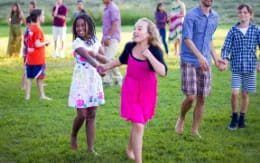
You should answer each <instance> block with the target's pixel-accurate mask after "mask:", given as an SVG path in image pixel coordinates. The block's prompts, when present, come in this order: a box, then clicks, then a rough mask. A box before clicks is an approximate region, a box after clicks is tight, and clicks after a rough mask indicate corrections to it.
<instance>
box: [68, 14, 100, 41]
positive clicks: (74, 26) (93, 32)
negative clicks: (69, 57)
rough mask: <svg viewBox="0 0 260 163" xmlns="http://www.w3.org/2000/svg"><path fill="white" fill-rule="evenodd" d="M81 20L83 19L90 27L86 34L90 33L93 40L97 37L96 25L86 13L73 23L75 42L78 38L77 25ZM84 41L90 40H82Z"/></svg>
mask: <svg viewBox="0 0 260 163" xmlns="http://www.w3.org/2000/svg"><path fill="white" fill-rule="evenodd" d="M79 19H83V20H84V22H85V25H87V26H88V31H86V33H88V36H90V38H91V39H92V38H94V37H95V35H96V29H95V23H94V21H93V20H92V18H91V17H90V16H88V15H87V14H85V13H82V14H79V15H78V16H77V17H76V18H75V20H74V21H73V26H72V34H73V40H75V39H76V38H77V37H78V35H77V32H76V23H77V21H78V20H79ZM82 39H84V40H87V39H89V38H82Z"/></svg>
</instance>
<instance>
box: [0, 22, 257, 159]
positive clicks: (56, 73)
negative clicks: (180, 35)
mask: <svg viewBox="0 0 260 163" xmlns="http://www.w3.org/2000/svg"><path fill="white" fill-rule="evenodd" d="M229 27H230V26H224V25H221V26H219V28H218V30H217V32H216V34H215V37H214V40H215V46H216V48H217V52H218V53H219V52H220V49H221V47H222V44H223V40H224V38H225V36H226V33H227V30H228V28H229ZM132 28H133V27H132V26H128V27H124V28H123V33H122V43H121V44H120V50H119V52H120V51H121V50H122V48H123V45H124V43H125V42H127V41H128V40H130V39H131V30H132ZM0 31H1V32H0V34H1V36H0V54H1V58H0V162H1V163H2V162H3V163H6V162H26V163H27V162H35V163H36V162H37V163H41V162H44V163H45V162H87V163H125V162H129V163H130V162H132V161H129V160H128V159H127V157H126V156H125V149H126V145H127V143H128V134H129V130H130V124H129V123H126V122H125V121H124V120H123V119H121V118H120V117H119V97H120V88H119V87H118V86H115V87H109V88H105V89H104V91H105V97H106V104H105V105H103V106H101V107H99V110H98V112H97V128H96V141H95V149H96V151H97V152H99V153H100V156H99V157H95V156H93V155H92V154H90V153H88V152H86V137H85V128H84V127H83V128H82V129H81V130H80V133H79V137H78V142H79V146H80V149H79V150H78V151H72V150H71V149H70V143H69V139H70V132H71V127H72V121H73V119H74V116H75V110H74V109H71V108H69V107H68V106H67V101H68V93H69V87H70V82H71V76H72V70H73V58H72V57H71V56H72V55H71V38H72V36H71V33H69V34H68V37H67V47H66V48H67V49H66V55H67V56H69V57H67V58H65V59H53V58H51V57H50V56H51V55H52V49H53V47H52V46H50V47H47V49H46V50H47V78H46V80H45V83H47V84H48V85H47V86H46V87H45V91H46V94H47V95H48V96H50V97H52V98H53V99H54V100H53V101H41V100H39V96H38V92H37V88H36V85H35V83H34V84H33V88H32V98H31V100H30V101H25V100H24V96H25V95H24V94H25V93H24V91H22V90H21V89H20V85H21V75H22V72H23V69H24V68H23V64H22V58H4V57H3V56H4V53H5V50H6V46H7V40H8V39H7V36H8V29H7V28H6V27H4V26H0ZM44 31H45V32H46V38H47V39H51V28H50V27H44ZM68 32H69V30H68ZM100 36H101V34H100V27H98V37H99V38H100ZM165 59H166V62H167V64H168V67H169V73H168V76H167V77H166V78H160V77H159V99H158V105H157V111H156V116H155V118H154V119H153V120H151V121H150V122H149V123H148V124H147V126H146V128H145V135H144V146H143V161H144V162H147V163H148V162H151V163H170V162H228V163H229V162H234V163H237V162H250V163H251V162H252V163H254V162H255V163H257V162H260V139H259V137H260V125H259V124H260V118H259V117H260V87H258V89H257V93H256V94H251V96H250V104H249V110H248V113H247V128H245V129H238V130H236V131H229V130H228V129H227V125H228V123H229V121H230V117H229V116H230V102H229V101H230V92H231V91H230V72H229V71H225V72H219V71H218V70H217V69H216V68H215V67H213V91H212V95H210V96H209V97H208V99H207V103H206V109H205V113H204V119H203V121H202V124H201V129H200V132H201V135H202V137H203V138H202V139H199V138H197V137H194V136H193V135H192V134H191V123H192V112H189V113H188V115H187V118H186V123H185V130H184V134H183V135H177V134H176V133H175V132H174V125H175V122H176V119H177V117H178V114H179V110H180V104H181V102H182V100H183V94H182V92H181V90H180V84H181V82H180V70H179V58H178V57H176V56H173V54H170V55H169V56H165ZM120 70H121V71H122V73H123V74H124V72H125V67H124V66H123V67H121V68H120ZM257 82H258V86H259V85H260V79H259V78H258V80H257Z"/></svg>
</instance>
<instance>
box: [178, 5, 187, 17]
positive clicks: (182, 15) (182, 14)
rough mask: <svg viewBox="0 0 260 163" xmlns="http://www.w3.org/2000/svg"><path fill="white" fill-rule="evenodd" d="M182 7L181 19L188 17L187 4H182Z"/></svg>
mask: <svg viewBox="0 0 260 163" xmlns="http://www.w3.org/2000/svg"><path fill="white" fill-rule="evenodd" d="M180 6H181V14H180V16H179V17H184V16H185V15H186V7H185V4H184V3H181V4H180Z"/></svg>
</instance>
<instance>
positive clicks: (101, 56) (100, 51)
mask: <svg viewBox="0 0 260 163" xmlns="http://www.w3.org/2000/svg"><path fill="white" fill-rule="evenodd" d="M95 58H96V59H97V61H98V62H100V63H103V64H105V63H107V62H108V61H107V59H106V57H105V55H104V50H103V48H102V47H101V46H100V47H99V49H98V53H97V54H96V56H95Z"/></svg>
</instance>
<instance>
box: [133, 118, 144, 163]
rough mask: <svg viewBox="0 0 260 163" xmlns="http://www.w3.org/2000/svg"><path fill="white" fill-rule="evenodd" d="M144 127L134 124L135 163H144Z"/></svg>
mask: <svg viewBox="0 0 260 163" xmlns="http://www.w3.org/2000/svg"><path fill="white" fill-rule="evenodd" d="M143 134H144V125H143V124H139V123H133V124H132V136H133V137H132V138H133V141H132V146H133V150H134V156H135V163H142V147H143Z"/></svg>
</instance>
